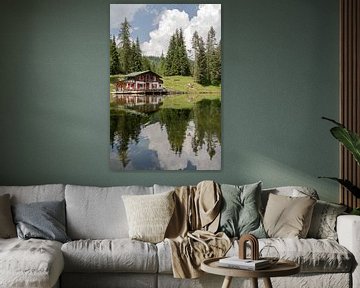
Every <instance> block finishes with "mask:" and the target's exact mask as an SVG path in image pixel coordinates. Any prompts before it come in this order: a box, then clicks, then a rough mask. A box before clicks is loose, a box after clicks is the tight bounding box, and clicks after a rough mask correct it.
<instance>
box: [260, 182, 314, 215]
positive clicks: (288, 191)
mask: <svg viewBox="0 0 360 288" xmlns="http://www.w3.org/2000/svg"><path fill="white" fill-rule="evenodd" d="M270 194H275V195H281V196H289V197H306V196H310V197H311V198H314V199H319V195H318V194H317V192H316V190H315V189H313V188H310V187H304V186H284V187H276V188H268V189H263V190H262V191H261V206H262V212H263V213H264V212H265V208H266V205H267V201H268V199H269V195H270Z"/></svg>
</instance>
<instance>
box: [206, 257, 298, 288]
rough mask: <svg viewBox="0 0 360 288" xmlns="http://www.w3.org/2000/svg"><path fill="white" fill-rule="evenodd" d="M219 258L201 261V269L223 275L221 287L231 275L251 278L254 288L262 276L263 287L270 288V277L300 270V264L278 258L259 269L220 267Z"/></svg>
mask: <svg viewBox="0 0 360 288" xmlns="http://www.w3.org/2000/svg"><path fill="white" fill-rule="evenodd" d="M219 259H221V258H211V259H207V260H204V261H203V262H202V263H201V270H203V271H205V272H207V273H210V274H216V275H222V276H225V279H224V282H223V285H222V288H229V287H230V284H231V280H232V278H233V277H242V278H251V279H252V283H253V286H254V288H258V278H263V279H264V283H265V287H266V288H272V284H271V280H270V277H279V276H289V275H293V274H296V273H299V272H300V266H299V265H298V264H296V263H295V262H292V261H288V260H279V261H278V262H277V263H276V264H274V265H272V266H271V267H270V268H266V269H261V270H244V269H237V268H228V267H222V266H220V265H219Z"/></svg>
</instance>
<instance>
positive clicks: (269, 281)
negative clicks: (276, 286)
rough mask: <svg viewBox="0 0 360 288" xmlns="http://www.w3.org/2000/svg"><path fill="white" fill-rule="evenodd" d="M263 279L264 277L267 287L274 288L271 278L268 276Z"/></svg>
mask: <svg viewBox="0 0 360 288" xmlns="http://www.w3.org/2000/svg"><path fill="white" fill-rule="evenodd" d="M263 279H264V284H265V288H273V286H272V284H271V280H270V278H268V277H266V278H263Z"/></svg>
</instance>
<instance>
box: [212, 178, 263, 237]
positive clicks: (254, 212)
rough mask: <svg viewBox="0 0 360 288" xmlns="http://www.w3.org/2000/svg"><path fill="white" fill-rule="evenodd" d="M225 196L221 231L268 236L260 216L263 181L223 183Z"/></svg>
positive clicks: (222, 190)
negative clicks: (240, 184)
mask: <svg viewBox="0 0 360 288" xmlns="http://www.w3.org/2000/svg"><path fill="white" fill-rule="evenodd" d="M221 192H222V197H223V199H222V200H223V202H222V209H221V214H220V225H219V231H222V232H225V233H226V235H228V236H229V237H240V236H241V235H243V234H248V233H250V234H253V235H254V236H256V237H257V238H266V232H265V230H264V227H263V225H262V221H261V216H260V196H261V195H260V193H261V182H258V183H254V184H249V185H243V186H236V185H228V184H222V185H221Z"/></svg>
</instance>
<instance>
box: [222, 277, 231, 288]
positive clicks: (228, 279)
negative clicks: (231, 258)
mask: <svg viewBox="0 0 360 288" xmlns="http://www.w3.org/2000/svg"><path fill="white" fill-rule="evenodd" d="M231 280H232V277H231V276H225V279H224V282H223V284H222V286H221V288H230V284H231Z"/></svg>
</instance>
